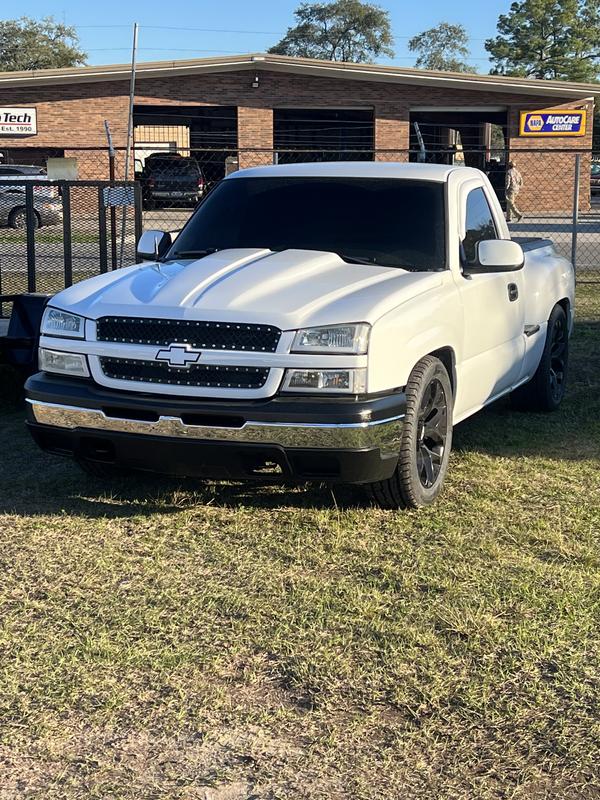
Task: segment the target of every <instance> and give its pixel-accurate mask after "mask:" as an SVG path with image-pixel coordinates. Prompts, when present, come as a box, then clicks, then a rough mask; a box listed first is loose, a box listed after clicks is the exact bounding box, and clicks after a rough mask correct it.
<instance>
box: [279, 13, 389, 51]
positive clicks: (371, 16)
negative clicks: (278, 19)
mask: <svg viewBox="0 0 600 800" xmlns="http://www.w3.org/2000/svg"><path fill="white" fill-rule="evenodd" d="M294 16H295V18H296V23H297V24H296V25H295V26H294V27H292V28H288V30H287V33H286V35H285V36H284V37H283V39H281V41H280V42H278V43H277V44H276V45H274V46H273V47H271V49H270V50H269V53H276V54H278V55H286V56H299V57H301V58H322V59H327V60H330V61H353V62H356V63H360V62H369V61H371V60H372V59H373V58H374V57H378V56H393V55H394V51H393V49H392V43H393V41H394V40H393V37H392V31H391V26H390V19H389V13H388V12H387V11H384V9H382V8H380V7H379V6H376V5H373V4H371V3H363V2H361V0H335V1H334V2H330V3H302V5H301V6H299V7H298V8H297V9H296V11H295V12H294Z"/></svg>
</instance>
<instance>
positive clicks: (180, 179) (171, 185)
mask: <svg viewBox="0 0 600 800" xmlns="http://www.w3.org/2000/svg"><path fill="white" fill-rule="evenodd" d="M139 180H140V182H141V184H142V196H143V199H144V205H145V207H146V208H151V207H153V206H155V205H157V204H158V203H164V204H174V203H192V204H195V203H197V202H198V200H200V198H201V197H202V195H203V194H204V176H203V174H202V170H201V169H200V167H199V165H198V162H197V161H196V160H195V159H194V158H186V157H185V156H182V155H179V154H178V153H153V154H152V155H150V156H148V157H147V158H146V161H145V164H144V167H143V169H142V171H141V173H140V175H139Z"/></svg>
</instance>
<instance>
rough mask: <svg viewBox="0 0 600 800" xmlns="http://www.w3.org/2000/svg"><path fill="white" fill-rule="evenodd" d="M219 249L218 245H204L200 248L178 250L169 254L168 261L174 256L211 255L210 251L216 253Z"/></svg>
mask: <svg viewBox="0 0 600 800" xmlns="http://www.w3.org/2000/svg"><path fill="white" fill-rule="evenodd" d="M219 250H220V248H219V247H205V248H203V249H200V250H179V251H176V252H175V253H173V255H172V256H169V261H173V260H174V259H176V258H204V256H210V255H212V253H218V252H219Z"/></svg>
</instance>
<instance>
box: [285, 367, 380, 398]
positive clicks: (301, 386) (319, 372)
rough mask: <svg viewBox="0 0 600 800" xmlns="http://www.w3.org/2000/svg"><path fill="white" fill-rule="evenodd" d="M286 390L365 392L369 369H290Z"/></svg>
mask: <svg viewBox="0 0 600 800" xmlns="http://www.w3.org/2000/svg"><path fill="white" fill-rule="evenodd" d="M282 391H284V392H333V393H335V394H365V393H366V391H367V370H366V369H365V368H364V367H363V368H361V369H288V370H286V372H285V378H284V379H283V387H282Z"/></svg>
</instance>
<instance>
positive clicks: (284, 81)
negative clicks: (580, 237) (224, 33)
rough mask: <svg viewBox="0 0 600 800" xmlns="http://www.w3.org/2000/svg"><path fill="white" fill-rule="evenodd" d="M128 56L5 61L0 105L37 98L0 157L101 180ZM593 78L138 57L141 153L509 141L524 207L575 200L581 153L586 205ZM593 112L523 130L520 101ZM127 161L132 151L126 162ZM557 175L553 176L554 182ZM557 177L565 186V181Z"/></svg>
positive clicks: (431, 155)
mask: <svg viewBox="0 0 600 800" xmlns="http://www.w3.org/2000/svg"><path fill="white" fill-rule="evenodd" d="M129 79H130V68H129V65H110V66H99V67H77V68H68V69H58V70H40V71H36V72H19V73H0V110H1V109H2V108H34V109H36V112H37V132H36V133H35V134H30V135H19V136H15V135H10V134H6V133H3V132H2V127H1V126H0V154H1V155H2V156H3V159H4V161H5V163H10V162H11V161H12V162H13V163H40V162H43V160H44V159H46V158H47V157H48V156H51V155H54V156H56V155H58V156H63V155H64V156H70V157H76V158H77V161H78V168H79V176H80V177H81V178H92V177H98V178H105V177H107V170H106V163H107V160H106V138H105V130H104V120H108V121H109V123H110V127H111V130H112V135H113V140H114V144H115V146H116V147H117V148H121V149H124V148H125V145H126V133H127V124H128V105H129ZM595 92H598V86H595V85H589V84H573V83H564V82H557V81H536V80H529V79H524V78H508V77H499V76H491V75H465V74H459V73H442V72H429V71H422V70H415V69H408V68H402V67H389V66H378V65H374V64H343V63H339V62H329V61H318V60H312V59H296V58H288V57H285V56H276V55H263V54H254V55H252V54H250V55H241V56H227V57H218V58H210V59H194V60H185V61H165V62H151V63H143V64H140V65H138V69H137V78H136V86H135V103H134V119H133V122H134V143H133V144H134V159H135V163H136V166H139V164H143V161H144V159H145V157H147V155H148V154H149V153H150V152H155V151H157V150H161V151H162V150H172V151H177V152H181V153H185V152H186V151H191V152H193V153H194V155H195V156H196V157H197V159H198V160H199V161H201V162H202V163H203V164H204V168H205V171H207V170H208V171H211V170H212V172H211V174H210V175H209V179H217V178H219V177H221V176H222V174H223V173H224V171H225V169H226V163H228V164H230V165H231V164H232V163H233V164H234V166H235V167H237V166H239V167H244V166H249V165H256V164H261V163H273V161H274V160H277V161H280V162H282V161H285V160H288V161H289V160H292V159H294V160H320V159H323V160H324V159H328V160H329V159H344V160H356V159H377V160H381V159H386V160H400V161H405V160H444V159H448V158H451V159H452V160H454V161H456V162H457V163H466V164H469V165H473V166H478V167H480V168H486V166H489V163H490V161H492V160H493V159H494V156H495V155H497V162H493V161H492V163H499V164H500V166H499V168H498V169H499V170H500V169H501V168H502V169H503V166H502V164H503V161H504V160H505V156H506V153H510V157H512V158H514V160H515V162H516V163H517V166H518V168H519V169H520V171H521V172H522V174H523V177H524V189H523V192H522V195H521V200H522V202H521V205H522V207H523V208H524V209H525V210H533V211H544V210H562V211H564V210H567V209H568V208H570V205H571V202H572V194H573V192H572V188H573V174H574V173H573V170H574V163H575V158H574V154H575V152H581V153H582V164H581V184H580V196H581V205H582V208H586V207H587V206H588V205H589V191H590V189H589V171H590V162H591V146H592V122H593V108H594V100H593V97H594V93H595ZM545 109H578V110H585V111H586V112H587V122H586V125H585V127H584V129H583V131H582V135H581V136H577V137H570V136H565V135H553V136H552V138H537V137H535V136H528V137H524V136H522V135H520V132H519V118H520V114H521V112H524V111H539V110H545ZM123 163H124V150H122V152H121V156H120V158H119V166H120V167H122V166H123ZM557 187H559V188H557ZM560 187H562V188H560Z"/></svg>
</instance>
